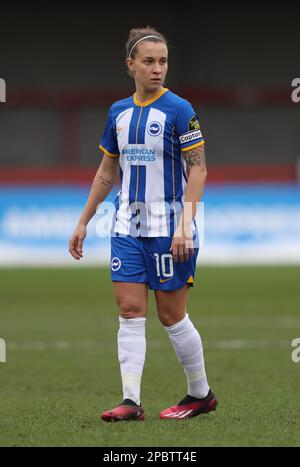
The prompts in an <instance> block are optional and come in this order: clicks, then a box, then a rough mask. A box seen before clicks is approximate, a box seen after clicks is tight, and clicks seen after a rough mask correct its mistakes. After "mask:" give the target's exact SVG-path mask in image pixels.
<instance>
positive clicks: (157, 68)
mask: <svg viewBox="0 0 300 467" xmlns="http://www.w3.org/2000/svg"><path fill="white" fill-rule="evenodd" d="M153 72H154V73H155V74H157V75H158V74H160V73H161V66H160V63H159V62H157V63H155V64H154V67H153Z"/></svg>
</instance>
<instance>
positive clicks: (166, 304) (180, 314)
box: [155, 285, 190, 326]
mask: <svg viewBox="0 0 300 467" xmlns="http://www.w3.org/2000/svg"><path fill="white" fill-rule="evenodd" d="M189 289H190V286H189V285H185V286H184V287H182V288H181V289H178V290H171V291H165V290H155V299H156V309H157V313H158V317H159V319H160V321H161V322H162V324H163V325H164V326H172V325H173V324H175V323H178V321H180V320H182V319H183V318H184V316H185V313H186V307H187V302H188V298H189Z"/></svg>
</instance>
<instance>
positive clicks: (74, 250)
mask: <svg viewBox="0 0 300 467" xmlns="http://www.w3.org/2000/svg"><path fill="white" fill-rule="evenodd" d="M85 236H86V226H85V225H84V224H78V225H77V227H76V229H75V231H74V233H73V235H72V237H71V238H70V240H69V252H70V253H71V255H72V256H73V258H75V259H78V260H79V259H80V258H82V256H83V255H82V245H83V241H84V239H85Z"/></svg>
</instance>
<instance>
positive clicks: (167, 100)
mask: <svg viewBox="0 0 300 467" xmlns="http://www.w3.org/2000/svg"><path fill="white" fill-rule="evenodd" d="M203 143H204V140H203V137H202V134H201V130H200V125H199V120H198V117H197V115H196V114H195V111H194V109H193V107H192V106H191V104H190V103H189V102H188V101H187V100H185V99H182V98H181V97H179V96H177V95H176V94H174V93H173V92H171V91H170V90H168V89H166V88H163V90H162V91H161V92H160V94H159V95H158V96H156V98H154V99H152V100H149V101H148V102H144V103H140V102H139V101H138V100H137V98H136V96H135V95H134V96H131V97H129V98H127V99H123V100H120V101H118V102H115V103H114V104H113V105H112V106H111V108H110V110H109V114H108V117H107V122H106V126H105V130H104V133H103V136H102V139H101V144H100V149H102V150H103V151H104V153H105V154H106V155H108V156H110V157H119V163H120V181H121V189H120V191H119V193H118V195H117V198H116V200H115V207H116V215H115V219H114V224H113V232H115V233H116V234H124V235H133V236H141V237H166V236H170V235H173V233H174V229H175V228H176V225H177V222H178V221H179V216H180V212H181V209H182V206H183V202H184V191H185V186H186V183H187V176H186V164H185V159H184V152H185V151H187V150H189V149H192V148H195V147H197V146H200V145H202V144H203Z"/></svg>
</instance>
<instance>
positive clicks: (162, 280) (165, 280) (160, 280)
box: [159, 277, 173, 284]
mask: <svg viewBox="0 0 300 467" xmlns="http://www.w3.org/2000/svg"><path fill="white" fill-rule="evenodd" d="M171 279H173V277H169V278H168V279H159V282H160V283H161V284H163V283H164V282H168V281H170V280H171Z"/></svg>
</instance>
